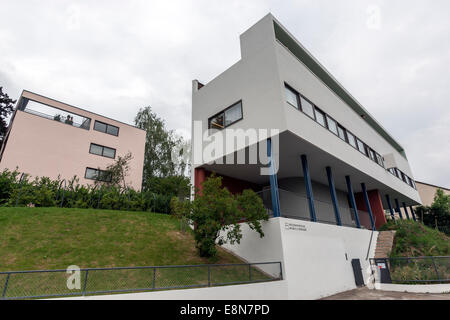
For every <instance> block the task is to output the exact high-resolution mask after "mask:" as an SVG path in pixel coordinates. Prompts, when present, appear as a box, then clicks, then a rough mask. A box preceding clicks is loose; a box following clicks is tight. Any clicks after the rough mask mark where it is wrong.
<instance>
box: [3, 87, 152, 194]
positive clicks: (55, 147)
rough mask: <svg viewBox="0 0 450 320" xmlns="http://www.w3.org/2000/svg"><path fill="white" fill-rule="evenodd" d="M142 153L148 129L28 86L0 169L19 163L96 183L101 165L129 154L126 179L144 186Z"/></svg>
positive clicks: (23, 168) (34, 172) (35, 171)
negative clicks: (28, 88)
mask: <svg viewBox="0 0 450 320" xmlns="http://www.w3.org/2000/svg"><path fill="white" fill-rule="evenodd" d="M144 151H145V131H144V130H141V129H139V128H136V127H134V126H132V125H129V124H125V123H122V122H120V121H117V120H113V119H110V118H107V117H104V116H101V115H98V114H96V113H93V112H89V111H86V110H83V109H81V108H77V107H74V106H71V105H68V104H66V103H63V102H60V101H57V100H54V99H50V98H47V97H44V96H41V95H38V94H36V93H33V92H30V91H26V90H24V91H23V92H22V95H21V97H20V98H19V100H18V102H17V105H16V108H15V111H14V114H13V117H12V119H11V123H10V126H9V131H8V133H7V135H6V137H5V142H4V144H3V147H2V149H1V150H0V171H2V170H3V169H5V168H8V169H10V170H13V169H15V168H16V167H18V168H19V171H20V172H25V173H28V174H30V175H31V176H33V177H34V176H39V177H41V176H46V177H49V178H52V179H56V178H57V177H58V176H60V177H61V179H70V178H72V177H73V176H74V175H76V176H77V177H78V178H79V179H80V181H79V182H80V183H81V184H92V183H93V182H94V180H95V179H96V178H97V177H103V176H104V175H101V174H100V173H101V171H102V169H105V168H106V167H107V166H108V165H110V164H112V163H114V161H115V160H116V159H117V157H118V156H123V155H125V154H127V153H128V152H131V154H132V156H133V158H132V160H131V161H130V172H129V174H128V176H127V178H126V183H127V184H128V185H129V186H130V187H132V188H134V189H135V190H140V189H141V185H142V171H143V163H144ZM104 178H105V179H108V177H104Z"/></svg>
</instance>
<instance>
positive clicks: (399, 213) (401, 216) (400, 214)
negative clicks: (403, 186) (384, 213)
mask: <svg viewBox="0 0 450 320" xmlns="http://www.w3.org/2000/svg"><path fill="white" fill-rule="evenodd" d="M395 206H396V207H397V212H398V215H399V216H400V220H403V215H402V211H401V210H400V203H399V202H398V199H395Z"/></svg>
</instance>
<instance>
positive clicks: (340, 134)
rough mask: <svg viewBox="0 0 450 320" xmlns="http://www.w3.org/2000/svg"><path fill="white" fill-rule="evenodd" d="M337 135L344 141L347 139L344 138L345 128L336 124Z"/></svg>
mask: <svg viewBox="0 0 450 320" xmlns="http://www.w3.org/2000/svg"><path fill="white" fill-rule="evenodd" d="M338 136H339V138H341V139H342V140H344V141H347V140H346V138H345V129H344V128H343V127H341V126H339V125H338Z"/></svg>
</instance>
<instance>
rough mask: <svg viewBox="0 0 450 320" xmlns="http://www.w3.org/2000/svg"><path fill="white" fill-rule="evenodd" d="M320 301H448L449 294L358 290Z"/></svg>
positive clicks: (449, 298)
mask: <svg viewBox="0 0 450 320" xmlns="http://www.w3.org/2000/svg"><path fill="white" fill-rule="evenodd" d="M322 300H450V294H424V293H406V292H389V291H380V290H369V289H367V288H360V289H355V290H351V291H347V292H342V293H339V294H336V295H334V296H331V297H327V298H323V299H322Z"/></svg>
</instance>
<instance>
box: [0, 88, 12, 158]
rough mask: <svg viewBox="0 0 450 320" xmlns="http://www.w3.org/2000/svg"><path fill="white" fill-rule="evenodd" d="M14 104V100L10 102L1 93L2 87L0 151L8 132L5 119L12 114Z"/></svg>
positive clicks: (6, 95) (0, 101)
mask: <svg viewBox="0 0 450 320" xmlns="http://www.w3.org/2000/svg"><path fill="white" fill-rule="evenodd" d="M15 103H16V100H12V99H11V98H10V97H9V96H8V94H6V93H4V92H3V87H0V149H1V148H2V144H3V139H4V138H5V135H6V132H7V130H8V125H7V123H6V119H7V118H8V117H9V115H10V114H11V113H12V112H13V110H14V104H15Z"/></svg>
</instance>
